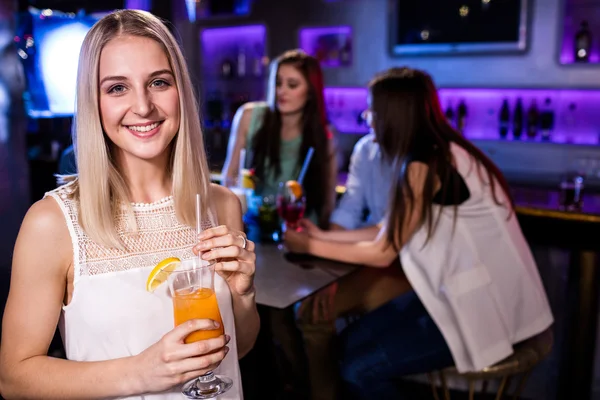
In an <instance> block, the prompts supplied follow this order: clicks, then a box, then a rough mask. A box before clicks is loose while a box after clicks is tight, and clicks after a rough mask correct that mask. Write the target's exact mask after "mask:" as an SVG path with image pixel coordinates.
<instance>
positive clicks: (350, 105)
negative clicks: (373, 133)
mask: <svg viewBox="0 0 600 400" xmlns="http://www.w3.org/2000/svg"><path fill="white" fill-rule="evenodd" d="M325 105H326V106H327V113H328V115H329V121H330V122H331V123H332V124H333V126H335V128H336V129H337V130H338V131H340V132H342V133H368V132H369V127H368V126H367V124H366V123H364V122H363V121H362V119H361V118H360V115H361V113H362V112H363V111H364V110H366V109H367V89H365V88H340V87H335V88H334V87H328V88H325Z"/></svg>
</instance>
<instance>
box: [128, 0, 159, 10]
mask: <svg viewBox="0 0 600 400" xmlns="http://www.w3.org/2000/svg"><path fill="white" fill-rule="evenodd" d="M125 8H126V9H128V10H144V11H150V8H152V0H125Z"/></svg>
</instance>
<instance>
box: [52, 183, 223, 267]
mask: <svg viewBox="0 0 600 400" xmlns="http://www.w3.org/2000/svg"><path fill="white" fill-rule="evenodd" d="M71 191H72V183H70V184H67V185H64V186H61V187H59V188H57V189H55V190H53V191H51V192H48V193H47V194H46V196H51V197H53V198H54V199H56V201H57V202H58V203H59V205H60V206H61V209H62V210H63V213H64V214H65V216H66V219H67V225H68V227H69V231H70V233H71V238H72V241H73V252H74V255H73V256H74V259H73V263H74V267H75V278H76V279H77V277H78V276H79V275H99V274H105V273H109V272H118V271H126V270H130V269H135V268H144V267H150V266H154V265H156V264H157V263H158V262H159V261H161V260H163V259H165V258H167V257H178V258H180V259H182V260H184V259H188V258H191V257H193V253H192V246H194V244H196V243H197V242H198V239H197V236H196V231H195V229H193V228H191V227H189V226H187V225H184V224H181V223H180V222H179V221H178V220H177V217H176V215H175V207H174V202H173V197H171V196H169V197H166V198H164V199H162V200H159V201H157V202H154V203H132V204H131V207H132V208H133V214H134V217H135V223H136V224H137V231H134V229H135V226H131V225H132V224H131V221H130V217H128V215H127V212H126V210H127V208H126V207H125V206H123V207H122V209H121V211H120V212H119V213H118V214H117V216H116V218H115V227H116V230H117V233H118V235H119V237H120V238H121V241H122V243H123V244H124V246H125V248H126V249H127V251H122V250H119V249H113V248H108V247H105V246H103V245H101V244H98V243H96V242H94V241H93V240H92V239H91V238H90V237H89V236H88V235H87V234H86V233H85V232H84V230H83V229H82V227H81V226H80V225H79V222H78V217H79V215H78V204H77V202H76V201H75V200H74V199H73V198H72V197H71V196H70V193H71ZM211 226H213V223H212V221H203V223H202V229H207V228H210V227H211Z"/></svg>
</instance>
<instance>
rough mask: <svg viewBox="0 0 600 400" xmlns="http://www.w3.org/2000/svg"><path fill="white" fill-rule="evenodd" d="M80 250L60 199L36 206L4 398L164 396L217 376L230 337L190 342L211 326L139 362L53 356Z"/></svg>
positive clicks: (19, 250) (17, 278)
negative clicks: (76, 248) (212, 372)
mask: <svg viewBox="0 0 600 400" xmlns="http://www.w3.org/2000/svg"><path fill="white" fill-rule="evenodd" d="M72 251H73V250H72V245H71V239H70V235H69V232H68V229H67V226H66V222H65V218H64V216H63V214H62V212H61V211H60V209H59V206H58V204H57V203H56V202H55V200H54V199H52V198H46V199H44V200H41V201H39V202H37V203H36V204H34V205H33V206H32V207H31V209H30V210H29V211H28V213H27V215H26V217H25V219H24V221H23V224H22V226H21V230H20V232H19V236H18V238H17V242H16V246H15V250H14V255H13V266H12V273H11V285H10V292H9V296H8V301H7V303H6V308H5V312H4V319H3V324H2V343H1V345H0V393H2V396H3V397H4V398H6V399H8V400H10V399H15V398H19V399H22V398H27V399H44V400H50V399H59V400H69V399H82V398H85V399H106V398H111V397H127V396H132V395H136V394H141V393H150V392H161V391H164V390H167V389H169V388H171V387H173V386H175V385H178V384H180V383H183V382H186V381H189V380H191V379H194V378H195V377H197V376H200V375H201V374H202V373H204V372H207V371H209V370H210V369H206V368H205V367H207V366H210V367H215V366H218V363H219V362H220V361H221V360H222V359H223V357H224V356H225V350H224V347H223V346H224V344H225V338H224V337H223V336H222V337H221V338H219V339H211V341H204V343H205V344H206V346H205V348H204V349H200V348H199V347H200V346H198V345H197V344H196V345H193V344H191V345H186V344H184V343H183V339H184V338H185V337H186V336H187V335H188V334H189V333H191V332H192V331H194V330H199V329H209V327H208V325H207V324H209V323H210V328H211V329H214V326H213V325H212V321H210V320H193V321H192V322H190V323H188V324H182V325H180V326H179V327H177V328H175V329H174V330H172V331H171V332H169V333H167V334H166V335H165V337H163V339H161V341H159V342H158V343H156V344H155V345H153V346H151V347H150V348H149V349H147V350H145V351H144V352H142V353H141V354H139V355H137V356H133V357H125V358H120V359H114V360H109V361H98V362H77V361H69V360H63V359H57V358H53V357H49V356H48V355H47V353H48V347H49V345H50V342H51V341H52V338H53V336H54V332H55V330H56V326H57V323H58V319H59V316H60V313H61V307H62V303H63V299H64V297H65V289H66V281H67V276H68V273H69V271H70V269H71V268H72ZM107 295H108V294H107ZM200 350H202V351H200ZM205 353H206V354H207V355H206V356H205V357H198V355H200V354H205ZM208 353H210V354H208ZM167 358H170V360H169V361H167Z"/></svg>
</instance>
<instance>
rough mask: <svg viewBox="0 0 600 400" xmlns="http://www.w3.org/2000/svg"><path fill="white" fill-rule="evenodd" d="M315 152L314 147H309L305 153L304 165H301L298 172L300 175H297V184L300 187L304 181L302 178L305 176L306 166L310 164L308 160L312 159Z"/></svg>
mask: <svg viewBox="0 0 600 400" xmlns="http://www.w3.org/2000/svg"><path fill="white" fill-rule="evenodd" d="M314 152H315V149H314V147H310V148H309V149H308V152H307V153H306V158H305V159H304V164H302V169H301V170H300V175H298V183H299V184H300V185H302V182H303V181H304V176H305V175H306V171H307V170H308V165H309V164H310V160H311V159H312V156H313V153H314Z"/></svg>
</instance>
